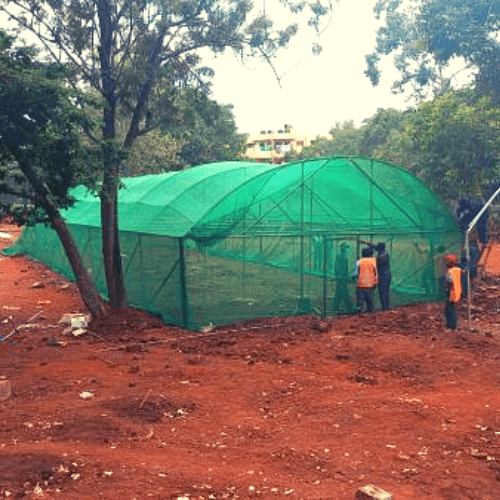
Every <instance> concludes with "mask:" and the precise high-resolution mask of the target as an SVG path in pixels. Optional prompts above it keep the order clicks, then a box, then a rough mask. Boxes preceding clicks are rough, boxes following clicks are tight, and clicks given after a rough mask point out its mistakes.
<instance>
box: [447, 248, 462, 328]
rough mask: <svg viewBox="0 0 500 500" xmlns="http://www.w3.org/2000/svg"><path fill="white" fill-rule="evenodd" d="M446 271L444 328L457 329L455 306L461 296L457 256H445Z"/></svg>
mask: <svg viewBox="0 0 500 500" xmlns="http://www.w3.org/2000/svg"><path fill="white" fill-rule="evenodd" d="M444 261H445V262H446V266H447V270H446V274H445V283H446V306H445V309H444V314H445V318H446V328H450V329H451V330H456V329H457V321H458V315H457V304H458V303H459V302H460V298H461V296H462V269H461V268H460V267H459V265H458V256H457V255H455V254H453V253H450V254H448V255H446V256H445V258H444Z"/></svg>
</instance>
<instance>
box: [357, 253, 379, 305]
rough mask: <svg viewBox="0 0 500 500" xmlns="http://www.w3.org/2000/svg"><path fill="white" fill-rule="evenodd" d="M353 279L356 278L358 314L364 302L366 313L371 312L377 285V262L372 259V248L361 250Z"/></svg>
mask: <svg viewBox="0 0 500 500" xmlns="http://www.w3.org/2000/svg"><path fill="white" fill-rule="evenodd" d="M353 277H355V278H357V284H356V305H357V310H358V313H360V312H362V311H363V306H364V304H365V302H366V308H367V310H368V312H372V311H373V309H374V308H373V291H374V290H375V287H376V286H377V283H378V276H377V261H376V259H375V257H373V248H363V249H362V250H361V259H359V260H358V261H357V262H356V264H355V268H354V273H353Z"/></svg>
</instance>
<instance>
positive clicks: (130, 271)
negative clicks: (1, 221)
mask: <svg viewBox="0 0 500 500" xmlns="http://www.w3.org/2000/svg"><path fill="white" fill-rule="evenodd" d="M123 182H124V188H123V189H121V190H120V193H119V221H120V222H119V224H120V238H121V249H122V256H123V268H124V273H125V279H126V286H127V296H128V302H129V305H130V306H134V307H138V308H140V309H144V310H146V311H149V312H152V313H155V314H159V315H161V316H162V318H163V319H164V321H166V322H167V323H171V324H175V325H181V326H184V327H187V328H191V329H200V328H202V327H204V326H206V325H209V324H228V323H232V322H235V321H240V320H247V319H253V318H257V317H267V316H288V315H297V314H304V313H312V314H318V315H322V316H329V315H333V314H338V313H344V312H351V311H352V310H353V309H354V307H353V306H354V304H355V283H354V282H353V280H352V278H351V273H352V268H353V265H354V262H355V260H356V259H357V258H359V255H360V251H361V248H362V247H363V246H364V242H365V241H372V242H374V243H377V242H379V241H384V242H385V243H386V248H387V250H388V252H389V254H390V258H391V271H392V283H391V306H393V307H394V306H397V305H401V304H410V303H415V302H423V301H434V300H436V299H439V298H440V295H441V294H442V293H443V290H442V287H441V278H442V276H443V274H444V268H443V259H442V258H443V256H444V255H445V253H447V252H450V251H454V252H458V251H460V247H461V243H462V233H461V231H460V229H459V227H458V225H457V223H456V222H455V220H454V218H453V216H452V215H451V213H450V212H449V211H448V210H447V209H446V208H445V206H444V205H443V204H442V202H441V201H440V199H439V198H438V197H437V196H436V195H434V194H433V193H432V192H431V191H430V190H429V189H428V188H427V187H426V186H425V185H424V184H423V183H422V182H421V181H420V180H419V179H417V178H416V177H414V176H413V175H412V174H411V173H409V172H408V171H406V170H404V169H402V168H399V167H397V166H394V165H391V164H388V163H385V162H383V161H379V160H375V159H370V158H361V157H360V158H357V157H335V158H316V159H312V160H304V161H299V162H295V163H290V164H285V165H278V166H275V165H266V164H256V163H251V162H223V163H213V164H209V165H203V166H199V167H194V168H191V169H188V170H184V171H180V172H173V173H166V174H160V175H147V176H143V177H135V178H128V179H124V180H123ZM72 194H73V196H74V197H75V198H76V199H77V201H76V203H75V205H74V206H73V207H72V208H70V209H68V210H66V211H65V212H64V213H63V215H64V217H65V218H66V220H67V223H68V226H69V228H70V231H71V233H72V235H73V237H74V238H75V240H76V242H77V245H78V247H79V249H80V252H81V255H82V257H83V260H84V263H85V265H86V267H87V268H88V269H89V271H90V273H91V276H92V278H93V280H94V282H95V284H96V286H97V288H98V289H99V290H100V292H101V293H102V294H103V295H104V296H106V286H105V276H104V270H103V264H102V255H101V228H100V203H99V199H98V198H96V197H95V196H94V195H93V194H91V193H89V192H88V191H87V190H86V189H85V188H83V187H78V188H76V189H74V190H73V192H72ZM8 253H10V254H16V253H21V254H25V255H28V256H30V257H32V258H33V259H36V260H39V261H42V262H44V263H45V264H47V265H48V266H49V267H50V268H52V269H54V270H56V271H58V272H60V273H62V274H64V275H65V276H67V277H69V278H72V274H71V270H70V267H69V264H68V262H67V259H66V256H65V254H64V252H63V250H62V246H61V244H60V242H59V240H58V238H57V237H56V235H55V232H54V231H53V230H52V229H51V228H50V227H47V226H45V225H43V224H39V225H37V226H34V227H27V228H25V229H24V230H23V233H22V235H21V237H20V238H19V240H18V241H17V242H16V243H15V245H14V246H13V247H11V248H10V249H9V250H8Z"/></svg>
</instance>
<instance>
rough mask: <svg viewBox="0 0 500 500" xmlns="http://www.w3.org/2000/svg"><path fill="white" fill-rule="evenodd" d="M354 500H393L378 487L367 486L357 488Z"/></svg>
mask: <svg viewBox="0 0 500 500" xmlns="http://www.w3.org/2000/svg"><path fill="white" fill-rule="evenodd" d="M354 499H355V500H393V498H392V495H391V494H390V493H388V492H387V491H384V490H383V489H382V488H379V487H378V486H374V485H373V484H368V485H367V486H363V487H362V488H359V490H358V491H357V492H356V496H355V497H354Z"/></svg>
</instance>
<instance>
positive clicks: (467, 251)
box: [465, 231, 472, 331]
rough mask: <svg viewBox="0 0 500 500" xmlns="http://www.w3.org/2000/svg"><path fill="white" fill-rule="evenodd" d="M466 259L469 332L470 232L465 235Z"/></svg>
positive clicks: (469, 321)
mask: <svg viewBox="0 0 500 500" xmlns="http://www.w3.org/2000/svg"><path fill="white" fill-rule="evenodd" d="M465 257H466V259H467V320H468V324H469V331H470V330H472V317H471V311H472V290H471V286H470V264H469V260H470V247H469V231H467V232H466V233H465Z"/></svg>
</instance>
